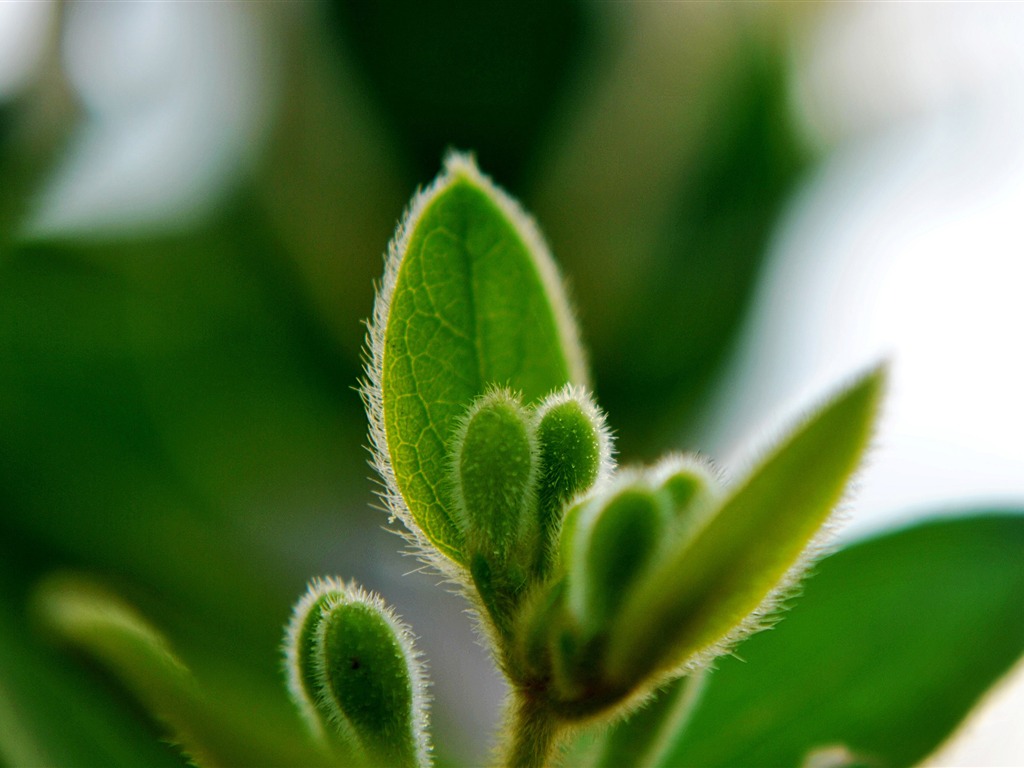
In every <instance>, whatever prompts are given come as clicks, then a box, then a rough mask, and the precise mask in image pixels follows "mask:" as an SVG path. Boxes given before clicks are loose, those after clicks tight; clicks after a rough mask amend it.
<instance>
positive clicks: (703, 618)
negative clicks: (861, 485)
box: [608, 369, 884, 684]
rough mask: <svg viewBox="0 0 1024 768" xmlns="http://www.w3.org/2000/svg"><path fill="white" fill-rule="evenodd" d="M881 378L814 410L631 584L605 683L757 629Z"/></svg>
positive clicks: (836, 482) (823, 507)
mask: <svg viewBox="0 0 1024 768" xmlns="http://www.w3.org/2000/svg"><path fill="white" fill-rule="evenodd" d="M883 380H884V372H883V369H877V370H875V371H873V372H871V373H869V374H868V375H866V376H864V377H863V378H861V379H860V380H859V381H857V382H856V383H855V384H854V385H853V386H851V387H849V388H848V389H846V390H845V391H844V392H842V393H840V394H839V395H838V396H837V397H836V398H835V399H833V400H832V401H831V402H829V403H828V404H827V405H825V406H824V407H823V408H822V409H820V410H819V411H818V412H816V413H814V414H813V415H812V416H811V417H810V418H809V419H808V420H807V421H806V422H805V423H804V424H803V426H801V427H800V428H799V429H797V430H796V431H795V432H794V433H793V434H792V435H791V436H790V437H789V438H788V439H787V440H786V441H784V442H783V443H782V444H781V445H780V446H779V448H777V449H776V450H775V452H774V453H772V454H771V455H770V456H769V457H768V459H767V460H766V461H765V462H764V463H762V464H761V465H760V466H759V467H758V468H757V469H755V470H754V472H753V473H752V474H751V475H750V476H749V477H748V478H747V479H746V480H745V481H744V482H742V483H741V484H740V485H739V487H737V488H736V489H734V490H733V491H732V493H731V494H729V495H728V496H727V497H726V499H725V500H724V501H723V502H722V505H721V507H720V508H719V509H718V511H717V512H716V513H715V514H714V516H713V517H712V518H711V520H710V521H708V522H707V523H706V524H705V525H704V526H703V527H701V528H700V529H699V531H698V532H697V533H696V535H694V536H691V537H689V539H686V538H684V539H683V540H682V542H681V546H678V547H676V549H675V551H674V552H673V553H672V554H670V555H669V556H668V557H666V558H665V560H664V562H663V563H662V564H661V565H660V566H659V567H658V568H656V569H654V571H653V572H652V573H651V574H650V576H649V577H647V580H646V582H645V584H643V585H638V587H637V589H636V591H635V593H634V594H633V595H632V597H631V599H630V600H629V602H628V603H627V604H626V605H625V606H624V608H623V610H622V613H621V617H620V622H619V625H618V629H617V631H616V630H613V640H612V645H611V646H610V648H609V654H608V674H609V676H610V678H611V679H612V680H618V681H620V682H622V683H623V684H632V681H635V680H638V679H640V678H641V677H643V676H645V675H647V674H649V673H651V672H655V671H658V670H659V669H666V668H671V667H675V666H678V665H680V664H683V663H687V662H689V661H691V660H693V659H694V658H695V657H697V656H698V655H708V654H711V653H714V652H716V650H717V651H720V649H721V648H722V646H723V644H726V645H727V644H728V643H729V642H731V641H735V640H736V639H738V638H739V637H740V636H742V634H743V633H744V632H749V631H751V630H752V629H754V628H756V624H753V622H756V621H757V620H758V619H759V614H760V613H762V612H763V610H764V608H765V601H766V600H770V598H771V597H772V595H774V594H777V593H778V590H779V588H780V585H781V586H785V584H786V582H787V581H791V580H792V579H793V578H794V576H795V575H798V574H794V573H793V572H792V569H794V568H799V566H800V563H801V559H802V558H805V557H806V552H807V550H808V547H810V545H811V544H812V542H813V540H814V538H815V537H816V536H817V535H818V533H819V531H820V530H821V528H822V526H823V525H824V523H825V522H826V521H827V520H828V518H829V516H830V515H831V513H832V510H833V509H834V508H835V506H836V504H838V502H839V500H840V499H841V498H842V495H843V493H844V490H845V488H846V483H847V480H848V479H849V477H850V474H851V473H852V472H853V471H854V470H855V469H856V468H857V465H858V464H859V462H860V458H861V455H862V453H863V451H864V449H865V447H866V445H867V442H868V439H869V437H870V434H871V429H872V425H873V422H874V417H875V411H876V409H877V405H878V400H879V398H880V395H881V390H882V385H883ZM787 574H788V575H789V579H787V578H786V577H787ZM759 607H760V608H761V611H758V608H759Z"/></svg>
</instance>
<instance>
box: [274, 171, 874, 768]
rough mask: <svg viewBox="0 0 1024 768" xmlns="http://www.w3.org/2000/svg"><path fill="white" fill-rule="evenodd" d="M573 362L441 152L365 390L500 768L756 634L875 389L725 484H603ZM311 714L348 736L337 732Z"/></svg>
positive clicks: (524, 240)
mask: <svg viewBox="0 0 1024 768" xmlns="http://www.w3.org/2000/svg"><path fill="white" fill-rule="evenodd" d="M583 359H584V356H583V353H582V350H581V347H580V342H579V333H578V331H577V329H576V327H575V325H574V322H573V318H572V312H571V311H570V308H569V305H568V302H567V300H566V296H565V293H564V290H563V287H562V281H561V279H560V277H559V275H558V273H557V270H556V267H555V265H554V262H553V260H552V258H551V256H550V254H549V253H548V250H547V248H546V246H545V245H544V241H543V239H542V238H541V236H540V234H539V232H538V229H537V227H536V226H535V225H534V223H533V222H532V220H531V219H530V218H529V217H528V216H527V215H526V214H525V213H524V212H523V210H522V209H521V208H520V207H519V205H518V204H517V203H516V202H515V201H514V200H512V199H511V198H510V197H509V196H508V195H507V194H505V193H504V192H503V191H502V190H501V189H499V188H498V187H497V186H495V185H494V184H493V183H492V182H491V181H490V180H489V179H488V178H487V177H486V176H484V175H483V174H482V173H481V172H480V171H479V170H478V169H477V167H476V165H475V163H474V161H473V160H472V158H470V157H468V156H465V155H460V154H452V155H449V157H448V158H447V159H446V160H445V164H444V170H443V171H442V173H441V175H440V176H439V177H438V178H437V179H436V180H435V181H434V183H433V184H431V185H430V186H429V187H428V188H427V189H426V190H424V191H423V192H420V193H419V194H418V195H417V196H416V197H415V198H414V199H413V201H412V204H411V205H410V207H409V210H408V212H407V213H406V216H405V218H404V220H403V221H402V223H401V225H400V226H399V228H398V233H397V234H396V236H395V239H394V241H393V242H392V244H391V246H390V248H389V250H388V254H387V257H386V264H385V272H384V280H383V284H382V286H381V289H380V292H379V293H378V296H377V301H376V305H375V307H374V312H373V319H372V323H371V325H370V332H369V350H368V360H369V365H368V370H367V376H366V380H365V381H364V383H363V389H362V391H363V397H364V401H365V403H366V407H367V411H368V415H369V419H370V440H371V444H372V448H373V457H374V465H375V467H376V469H377V471H378V472H379V473H380V476H381V477H382V479H383V481H384V489H385V490H384V492H383V497H384V501H385V503H386V504H387V507H388V509H389V510H390V511H391V513H392V514H393V515H394V516H395V517H397V518H398V519H400V520H401V521H402V523H403V524H404V526H405V528H406V534H407V537H408V540H409V542H410V544H411V545H412V546H413V547H414V549H415V551H416V552H417V553H418V554H419V555H420V557H421V558H422V559H423V560H425V561H426V562H427V563H429V564H430V565H432V566H434V567H435V568H436V569H437V570H438V571H440V572H441V573H443V574H445V575H446V576H447V577H449V578H450V579H452V580H453V581H455V582H456V583H458V584H460V585H461V586H462V588H463V591H464V592H465V594H466V596H467V597H468V598H469V599H470V600H471V601H472V603H473V605H474V606H475V608H476V612H477V615H478V617H479V621H480V622H481V624H482V627H483V629H484V630H485V633H486V635H487V637H488V638H489V640H490V642H491V643H492V645H493V653H494V658H495V660H496V663H497V664H498V666H499V667H500V668H501V670H502V671H503V673H504V674H505V675H506V677H507V678H508V682H509V686H510V694H509V695H510V701H509V704H508V707H507V722H506V725H505V731H504V734H503V740H502V747H501V749H502V750H503V752H502V757H501V760H502V761H503V762H504V763H505V764H506V765H509V766H541V765H547V764H549V763H551V762H552V761H554V760H556V759H557V756H558V748H557V747H558V744H559V743H560V741H561V740H562V739H563V738H564V737H565V736H566V735H568V734H569V733H572V732H574V731H577V730H579V729H580V728H581V727H584V726H590V727H600V726H602V725H607V724H609V723H612V722H614V721H616V720H618V719H621V718H622V717H623V716H624V715H625V714H627V713H628V712H629V711H630V710H631V709H633V708H635V707H636V706H637V705H638V704H639V703H641V702H643V701H644V700H645V699H646V698H647V697H649V696H651V695H652V693H653V692H654V691H655V690H656V688H658V686H661V685H663V684H665V683H666V682H668V681H671V680H674V679H677V678H680V677H683V676H686V675H691V674H695V673H697V672H698V671H700V670H703V669H704V668H705V667H707V665H708V664H709V662H710V661H711V660H712V659H713V658H714V657H715V656H716V655H718V654H721V653H722V652H724V651H726V650H728V649H729V648H731V647H732V646H733V645H734V644H735V643H737V642H738V641H739V640H740V639H742V638H743V637H744V636H745V635H747V634H749V633H750V632H751V631H753V630H755V629H757V628H759V627H761V626H763V625H765V623H766V622H767V621H769V620H770V617H771V615H772V613H773V611H774V609H775V607H776V603H777V599H778V596H779V595H780V594H781V593H782V592H784V590H785V589H786V588H787V587H789V586H791V585H792V584H793V583H794V582H795V581H796V580H797V579H798V578H799V577H800V575H801V574H802V573H803V571H804V569H805V567H806V565H807V563H808V561H809V560H810V559H811V558H812V557H813V556H814V554H815V553H816V552H817V549H818V544H819V542H820V540H821V537H822V532H823V531H824V530H825V526H826V523H827V522H828V520H829V517H830V515H831V513H832V511H833V509H834V508H835V507H836V505H837V503H838V502H839V501H840V500H841V498H842V496H843V493H844V489H845V487H846V484H847V481H848V479H849V477H850V475H851V474H852V473H853V472H854V471H855V469H856V468H857V465H858V463H859V461H860V458H861V455H862V453H863V451H864V449H865V447H866V446H867V444H868V441H869V438H870V435H871V428H872V424H873V421H874V417H875V412H876V410H877V407H878V401H879V398H880V395H881V390H882V386H883V379H884V373H883V371H881V370H875V371H871V372H869V373H867V374H865V375H863V376H862V377H861V378H859V379H857V380H856V381H854V382H853V383H852V384H851V385H849V386H848V387H846V388H845V389H843V390H842V391H841V392H839V393H838V394H837V395H835V396H834V397H833V398H832V399H830V400H828V401H827V402H826V403H825V404H824V405H823V406H822V407H820V408H819V409H818V410H817V411H815V412H814V413H812V414H811V415H810V416H808V417H807V418H806V419H805V421H804V422H803V423H802V424H801V425H800V426H799V427H798V428H796V429H795V430H794V431H793V432H792V433H791V434H790V436H789V437H788V438H787V439H785V440H783V441H782V442H780V443H779V444H778V446H777V447H776V448H775V450H774V451H772V452H771V453H770V454H769V455H768V456H767V457H766V459H765V460H764V461H763V462H762V463H761V464H760V465H759V466H758V467H756V468H755V469H754V470H753V471H752V472H751V473H750V474H749V475H747V476H746V477H743V478H741V479H740V480H739V481H738V482H734V483H731V484H730V485H729V486H727V487H723V486H722V484H721V483H720V482H719V480H718V477H717V473H716V472H714V471H712V470H711V469H709V468H708V466H707V465H706V464H705V463H704V462H703V461H701V460H699V459H696V458H692V457H685V456H675V457H669V458H668V459H666V460H664V461H662V462H661V463H659V464H658V465H657V466H655V467H653V468H649V469H645V468H631V469H622V470H620V469H617V468H616V466H615V462H614V461H613V457H612V445H611V439H610V430H609V428H608V426H607V425H606V423H605V416H604V414H603V413H602V412H601V410H600V409H599V408H598V407H597V405H596V404H595V402H594V400H593V397H592V395H591V394H590V393H589V391H588V389H587V375H586V371H585V369H584V365H583ZM317 599H318V600H320V601H323V600H325V599H326V598H317ZM310 600H312V598H309V597H308V598H306V600H305V602H306V603H307V604H309V603H310ZM311 605H312V608H311V610H313V611H314V612H316V611H321V610H323V609H321V608H319V607H317V605H318V604H317V603H313V604H311ZM326 615H327V613H326V612H324V616H325V617H326ZM325 620H326V619H319V621H325ZM314 621H316V620H314ZM310 634H318V635H319V634H323V633H322V631H321V630H319V629H304V628H302V627H301V626H300V627H299V628H298V629H294V630H293V632H292V633H291V636H292V639H293V642H294V640H295V638H302V637H305V636H307V635H310ZM303 643H306V644H307V645H308V641H301V642H300V645H302V644H303ZM324 650H326V649H324ZM307 652H308V650H305V649H303V648H300V649H299V650H298V651H296V652H295V654H294V660H295V661H297V662H301V659H303V658H304V654H306V653H307ZM318 652H319V651H318ZM345 663H346V659H345V658H343V657H337V658H326V659H324V660H323V662H322V667H321V672H320V673H319V674H321V676H322V677H325V678H326V679H331V669H332V668H333V667H332V665H342V666H344V665H345ZM299 667H300V668H299V669H298V670H295V669H293V670H292V671H291V674H292V675H293V677H294V680H295V682H293V683H292V686H291V689H292V691H293V695H294V696H295V698H296V700H297V703H298V704H299V706H300V708H302V709H303V711H304V712H305V713H307V719H312V721H313V725H314V730H315V731H317V732H320V731H322V730H324V728H323V725H322V724H321V723H320V722H319V721H320V720H322V719H323V716H322V714H320V710H321V709H322V707H323V705H322V703H321V704H317V703H316V702H317V701H321V702H322V701H323V697H322V696H320V698H316V697H311V696H310V691H309V683H308V682H307V677H308V675H307V673H304V672H303V671H302V669H301V663H300V664H299ZM367 684H368V685H369V682H367ZM395 684H397V683H395ZM373 685H376V686H378V687H379V686H382V685H384V683H382V682H381V681H380V680H377V681H374V682H373ZM369 691H370V689H369V688H368V689H367V695H370V694H369ZM310 713H312V714H310ZM417 716H418V715H414V716H413V717H414V718H415V717H417ZM318 718H319V719H318ZM328 720H329V721H331V722H334V721H338V722H342V723H344V724H345V727H343V728H335V730H337V731H339V732H342V733H343V736H344V737H345V738H348V736H347V735H346V734H347V733H348V730H349V722H350V720H351V718H348V719H342V718H337V717H334V718H328ZM396 748H397V747H396Z"/></svg>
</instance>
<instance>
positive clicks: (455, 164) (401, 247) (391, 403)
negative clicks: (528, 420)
mask: <svg viewBox="0 0 1024 768" xmlns="http://www.w3.org/2000/svg"><path fill="white" fill-rule="evenodd" d="M370 358H371V360H370V368H369V371H368V381H367V382H366V384H365V385H364V388H363V394H364V398H365V400H366V403H367V408H368V410H369V413H370V421H371V440H372V442H373V445H374V449H375V462H376V465H377V468H378V470H379V471H380V473H381V475H382V477H383V478H384V480H385V483H386V485H387V491H386V500H387V501H388V503H389V505H390V506H391V508H392V509H393V510H394V512H395V513H396V514H397V515H399V516H400V517H402V519H403V522H404V523H405V524H406V525H407V527H408V528H410V530H412V531H413V535H414V536H415V537H416V538H417V539H418V540H419V542H420V543H421V544H432V545H433V546H435V547H437V548H438V549H439V550H440V551H441V552H442V553H443V554H444V555H446V556H448V557H450V558H452V559H454V560H455V561H456V562H458V563H462V564H465V562H466V556H465V553H464V551H463V541H462V536H461V535H460V532H459V529H458V526H457V524H456V520H455V513H454V511H453V509H452V503H451V499H450V497H449V492H448V489H447V483H448V477H449V458H448V457H449V452H450V449H451V440H452V436H453V434H454V431H455V429H456V426H457V424H458V421H459V419H460V418H461V417H462V416H463V414H464V413H465V412H466V409H467V408H468V407H469V405H470V404H471V403H472V402H473V400H474V399H475V398H477V397H479V396H480V395H482V394H484V392H486V391H487V389H488V388H489V387H490V386H494V385H497V386H502V387H508V388H510V389H512V390H515V391H517V392H521V393H522V394H523V398H524V400H525V402H527V403H531V402H533V401H536V400H538V399H539V398H541V397H543V396H544V395H546V394H547V393H548V392H550V391H552V390H554V389H557V388H559V387H561V386H563V385H565V384H566V383H569V382H573V383H582V380H583V378H584V372H583V365H582V354H581V352H580V349H579V344H578V341H577V338H576V331H575V328H574V326H573V323H572V319H571V316H570V312H569V309H568V305H567V302H566V300H565V297H564V295H563V291H562V287H561V283H560V280H559V278H558V276H557V273H556V270H555V267H554V264H553V262H552V261H551V258H550V256H549V255H548V253H547V250H546V248H545V246H544V245H543V242H542V241H541V238H540V236H539V234H538V233H537V231H536V229H535V227H534V226H533V224H532V222H531V221H530V220H529V219H528V218H527V217H526V216H525V214H523V212H522V211H521V210H520V209H519V207H518V206H517V205H516V204H515V202H514V201H512V200H511V199H510V198H509V197H508V196H507V195H505V194H504V193H503V192H502V191H501V190H499V189H498V188H497V187H495V186H494V185H493V184H492V183H491V182H490V181H489V180H488V179H486V178H485V177H484V176H482V175H481V174H480V172H479V171H478V170H477V169H476V167H475V165H474V164H473V162H472V160H471V159H469V158H466V157H463V156H459V155H452V156H450V157H449V158H448V159H447V160H446V162H445V168H444V171H443V172H442V174H441V175H440V177H439V178H438V179H437V180H436V181H435V182H434V183H433V184H432V185H431V186H430V187H429V188H428V189H427V190H426V191H425V192H423V193H421V194H420V195H418V196H417V197H416V199H415V200H414V201H413V203H412V205H411V207H410V210H409V213H408V214H407V216H406V218H405V220H404V222H403V224H402V226H401V227H400V228H399V232H398V235H397V236H396V238H395V241H394V242H393V243H392V245H391V248H390V251H389V254H388V259H387V265H386V274H385V278H384V284H383V286H382V287H381V290H380V292H379V294H378V297H377V302H376V304H375V307H374V316H373V323H372V326H371V330H370Z"/></svg>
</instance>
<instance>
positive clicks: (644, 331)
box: [526, 3, 809, 460]
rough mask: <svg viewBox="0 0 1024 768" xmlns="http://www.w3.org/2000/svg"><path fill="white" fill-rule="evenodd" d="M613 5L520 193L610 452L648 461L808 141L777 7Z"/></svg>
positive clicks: (739, 310) (679, 415)
mask: <svg viewBox="0 0 1024 768" xmlns="http://www.w3.org/2000/svg"><path fill="white" fill-rule="evenodd" d="M615 10H616V11H617V12H618V16H617V18H616V22H617V23H616V24H615V25H614V27H612V29H613V30H614V32H615V34H613V35H611V36H610V38H609V40H608V41H607V43H606V45H605V46H604V47H603V52H604V55H603V56H602V57H600V59H598V58H596V57H595V61H594V62H593V63H592V66H591V67H590V68H589V69H588V70H587V78H586V79H584V80H583V81H581V82H582V85H581V88H580V90H579V92H578V93H576V94H575V98H574V99H573V101H572V110H571V111H570V113H569V116H568V118H567V119H566V120H565V121H564V122H563V123H562V124H560V126H559V128H560V130H559V131H558V133H557V135H555V136H554V137H553V138H552V140H551V141H550V142H549V143H548V144H549V145H548V147H547V149H546V152H545V154H544V158H543V162H542V163H540V164H538V166H537V168H538V172H537V176H536V178H535V179H533V182H534V184H535V191H534V192H533V193H532V194H527V195H526V199H527V200H528V201H529V203H530V204H531V206H532V208H533V210H534V212H535V213H536V215H537V217H538V220H539V221H541V223H542V224H543V226H544V230H545V233H546V234H547V236H548V238H549V241H550V243H551V246H552V249H553V251H554V252H555V253H556V254H557V255H558V258H559V260H560V261H561V263H562V264H563V266H564V268H565V271H566V273H567V274H568V275H569V276H570V279H571V282H572V286H573V288H574V290H573V296H574V298H575V300H576V302H577V305H578V308H579V313H580V318H581V325H582V326H583V328H585V329H586V338H587V341H588V346H589V348H590V350H591V361H592V365H593V371H594V381H595V386H596V390H597V395H598V399H599V401H600V402H601V404H602V406H603V407H604V408H605V409H606V410H607V411H608V413H610V414H614V419H615V425H616V431H617V439H618V446H619V450H620V452H621V454H622V455H623V456H626V457H629V458H643V459H648V460H650V459H653V458H655V457H656V456H657V455H658V454H659V453H660V452H661V451H662V450H663V449H664V448H665V447H666V446H667V445H674V444H677V443H678V440H679V434H680V431H681V430H683V429H685V428H686V427H688V426H692V419H693V417H694V416H695V415H696V413H697V410H698V408H699V407H700V406H701V405H702V403H703V398H704V397H705V396H706V394H707V390H708V386H709V384H710V383H711V382H712V380H713V375H714V374H715V372H716V370H717V368H718V366H719V364H720V363H721V362H722V361H723V360H724V359H725V358H726V356H727V355H728V353H729V351H730V348H731V347H730V344H731V342H732V340H733V338H734V335H735V333H736V331H737V329H738V328H739V325H740V322H741V320H742V319H743V318H744V316H745V312H746V307H747V305H748V303H749V300H750V297H751V294H752V291H753V288H754V285H755V283H756V279H757V277H758V273H759V270H760V266H761V263H762V260H763V256H764V253H765V250H766V247H767V244H768V241H769V237H770V235H771V233H772V231H773V229H774V226H775V223H776V221H777V219H778V216H779V212H780V211H781V210H782V206H783V205H784V203H785V201H786V198H787V195H788V194H789V192H790V191H791V190H792V188H793V186H794V184H795V182H796V181H797V178H798V175H799V173H800V172H801V170H802V169H803V168H804V167H805V166H806V161H807V159H808V157H809V151H808V150H807V149H806V147H805V146H804V142H803V140H802V138H801V136H800V135H799V129H798V126H797V125H796V121H795V118H794V117H793V115H792V114H791V113H790V98H789V91H788V86H787V72H786V64H787V60H788V57H787V53H786V40H787V38H788V36H787V34H786V18H785V17H786V15H787V14H789V13H791V11H789V10H786V7H784V6H783V5H781V4H776V5H774V6H772V5H768V6H765V5H759V6H757V7H756V8H755V7H754V6H752V5H750V4H713V3H634V4H625V5H617V6H616V7H615ZM623 360H629V365H623V364H622V361H623ZM638 392H642V393H643V396H642V397H638V396H637V393H638Z"/></svg>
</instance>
